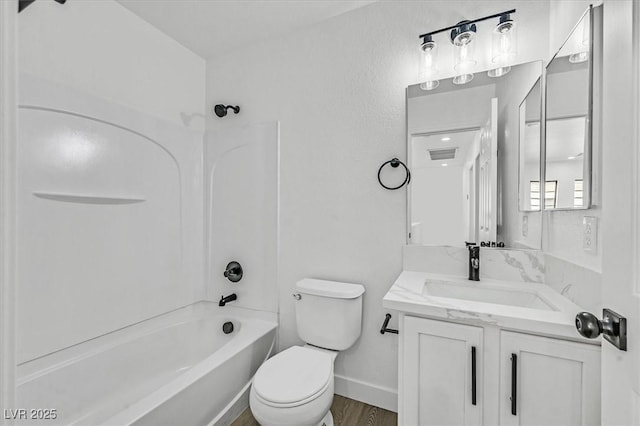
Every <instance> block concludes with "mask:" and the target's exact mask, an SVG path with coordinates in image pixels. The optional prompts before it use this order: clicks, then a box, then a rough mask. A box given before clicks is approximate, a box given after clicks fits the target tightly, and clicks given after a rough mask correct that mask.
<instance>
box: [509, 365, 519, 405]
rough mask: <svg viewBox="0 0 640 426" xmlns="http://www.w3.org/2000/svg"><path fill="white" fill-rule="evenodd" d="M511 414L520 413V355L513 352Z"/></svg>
mask: <svg viewBox="0 0 640 426" xmlns="http://www.w3.org/2000/svg"><path fill="white" fill-rule="evenodd" d="M510 399H511V414H513V415H514V416H517V415H518V355H517V354H513V353H512V354H511V397H510Z"/></svg>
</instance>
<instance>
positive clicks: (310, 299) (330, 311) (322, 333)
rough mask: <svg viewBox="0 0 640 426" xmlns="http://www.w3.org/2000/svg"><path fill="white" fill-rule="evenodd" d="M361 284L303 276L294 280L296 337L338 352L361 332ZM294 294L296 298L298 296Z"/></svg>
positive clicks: (352, 342) (348, 345)
mask: <svg viewBox="0 0 640 426" xmlns="http://www.w3.org/2000/svg"><path fill="white" fill-rule="evenodd" d="M363 293H364V286H362V285H361V284H351V283H343V282H337V281H326V280H317V279H313V278H305V279H302V280H300V281H298V282H297V283H296V294H295V295H294V296H295V297H296V299H297V300H296V323H297V326H298V336H300V338H301V339H302V340H304V341H305V342H306V343H309V344H312V345H314V346H319V347H321V348H326V349H333V350H337V351H341V350H344V349H347V348H349V347H351V345H353V344H354V343H355V341H356V340H358V337H360V333H361V331H362V294H363ZM298 295H299V296H300V297H298Z"/></svg>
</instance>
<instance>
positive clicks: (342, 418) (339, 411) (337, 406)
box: [231, 395, 398, 426]
mask: <svg viewBox="0 0 640 426" xmlns="http://www.w3.org/2000/svg"><path fill="white" fill-rule="evenodd" d="M331 412H332V413H333V422H334V424H335V426H396V425H397V424H398V415H397V414H396V413H394V412H393V411H387V410H383V409H382V408H378V407H374V406H372V405H367V404H365V403H364V402H360V401H355V400H353V399H349V398H345V397H344V396H340V395H334V397H333V404H332V405H331ZM231 426H259V424H258V422H256V420H255V419H254V418H253V416H252V415H251V410H250V409H248V408H247V409H246V410H245V411H244V412H243V413H242V414H240V417H238V418H237V419H236V420H235V421H234V422H233V423H232V424H231Z"/></svg>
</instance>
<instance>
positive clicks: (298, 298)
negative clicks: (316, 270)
mask: <svg viewBox="0 0 640 426" xmlns="http://www.w3.org/2000/svg"><path fill="white" fill-rule="evenodd" d="M292 296H293V298H294V299H296V300H300V299H302V295H301V294H300V293H293V294H292Z"/></svg>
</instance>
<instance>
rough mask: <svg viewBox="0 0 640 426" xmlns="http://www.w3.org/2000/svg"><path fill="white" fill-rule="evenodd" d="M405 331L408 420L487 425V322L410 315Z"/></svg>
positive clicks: (410, 422)
mask: <svg viewBox="0 0 640 426" xmlns="http://www.w3.org/2000/svg"><path fill="white" fill-rule="evenodd" d="M403 333H404V347H403V357H402V358H403V359H402V361H403V362H404V371H406V374H404V375H403V377H402V378H401V381H402V382H403V383H402V384H401V387H402V390H401V392H402V396H401V404H402V407H401V408H400V410H401V412H402V420H401V422H402V424H405V425H421V426H423V425H424V426H428V425H434V426H435V425H465V426H472V425H481V424H482V408H481V407H482V397H481V393H482V392H481V391H480V389H479V388H477V384H478V383H482V377H481V376H482V372H483V368H482V359H483V350H482V343H483V330H482V327H474V326H469V325H460V324H452V323H447V322H444V321H433V320H428V319H423V318H415V317H405V320H404V328H403ZM474 365H475V366H474ZM474 376H475V379H474Z"/></svg>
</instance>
